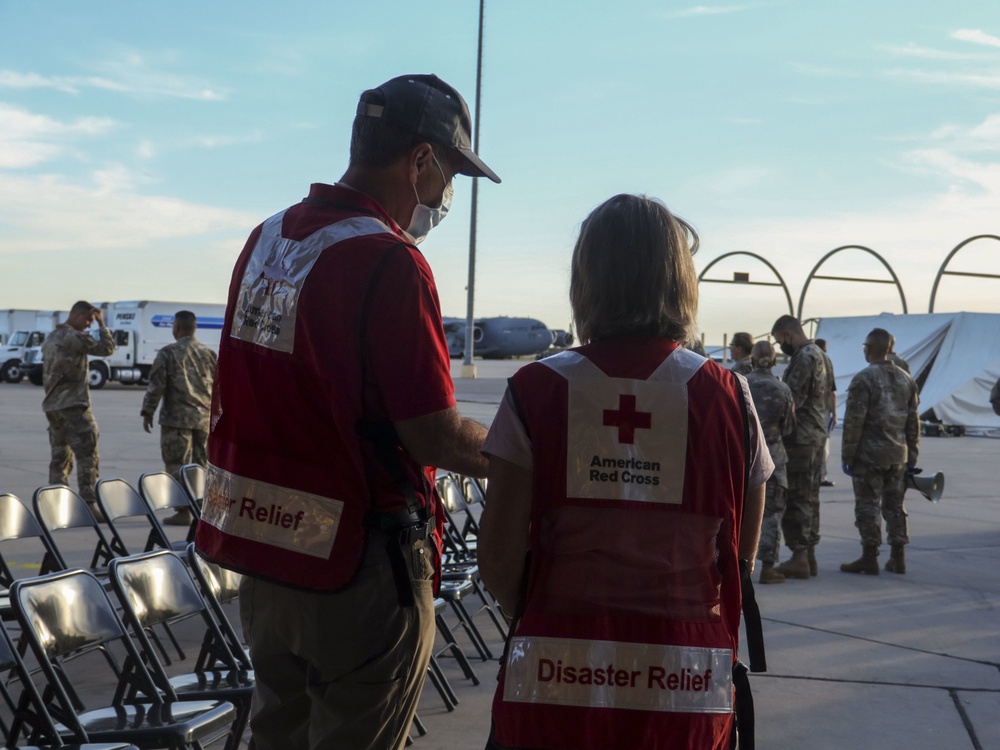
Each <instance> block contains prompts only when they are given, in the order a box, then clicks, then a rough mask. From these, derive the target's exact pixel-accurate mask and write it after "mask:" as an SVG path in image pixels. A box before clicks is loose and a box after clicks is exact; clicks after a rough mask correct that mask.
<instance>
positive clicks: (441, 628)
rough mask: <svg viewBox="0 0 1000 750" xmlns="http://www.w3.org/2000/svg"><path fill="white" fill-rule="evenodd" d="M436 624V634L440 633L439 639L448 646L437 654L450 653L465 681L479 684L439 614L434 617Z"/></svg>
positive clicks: (453, 635) (470, 665) (469, 664)
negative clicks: (442, 639)
mask: <svg viewBox="0 0 1000 750" xmlns="http://www.w3.org/2000/svg"><path fill="white" fill-rule="evenodd" d="M434 619H435V621H436V622H437V628H438V632H439V633H441V637H442V638H444V640H445V643H447V644H448V645H447V646H446V647H445V648H443V649H441V651H439V652H438V654H442V653H444V652H445V651H448V652H450V653H451V655H452V656H454V657H455V661H456V662H458V666H459V667H461V669H462V674H464V675H465V676H466V678H467V679H469V680H472V684H473V685H478V684H479V678H478V677H477V676H476V673H475V671H474V670H473V669H472V663H471V662H470V661H469V657H467V656H466V655H465V652H464V651H462V648H461V647H460V646H459V645H458V641H457V640H456V639H455V634H454V633H453V632H452V630H451V628H450V627H449V626H448V623H447V622H446V621H445V619H444V617H442V616H441V614H436V615H435V616H434Z"/></svg>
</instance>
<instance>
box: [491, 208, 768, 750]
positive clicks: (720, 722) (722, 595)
mask: <svg viewBox="0 0 1000 750" xmlns="http://www.w3.org/2000/svg"><path fill="white" fill-rule="evenodd" d="M697 244H698V239H697V235H696V234H695V232H694V230H693V229H692V228H691V227H690V226H689V225H688V224H687V223H685V222H684V221H683V220H681V219H679V218H677V217H675V216H673V215H672V214H671V213H670V211H669V210H668V209H667V208H666V206H664V205H663V204H662V203H660V202H659V201H656V200H652V199H650V198H646V197H643V196H635V195H618V196H615V197H614V198H611V199H610V200H608V201H606V202H605V203H603V204H602V205H601V206H599V207H598V208H597V209H595V210H594V211H593V213H591V214H590V216H589V217H588V218H587V219H586V221H585V222H584V223H583V226H582V229H581V231H580V237H579V239H578V241H577V243H576V248H575V249H574V251H573V262H572V277H571V282H570V302H571V304H572V307H573V316H574V319H575V322H576V328H577V332H578V334H579V336H580V339H581V341H582V342H583V346H581V347H579V348H577V349H573V350H569V351H565V352H562V353H561V354H558V355H555V356H553V357H549V358H547V359H544V360H541V361H539V362H535V363H532V364H530V365H527V366H526V367H524V368H522V369H521V370H520V371H519V372H518V373H517V374H516V375H515V376H514V377H513V378H512V379H511V382H510V385H509V387H508V390H507V393H506V394H505V396H504V400H503V402H502V404H501V406H500V409H499V411H498V413H497V416H496V419H495V420H494V423H493V428H492V429H491V431H490V436H489V438H488V439H487V441H486V446H485V448H484V452H485V453H487V454H488V455H489V458H490V473H489V485H488V492H487V502H486V509H485V511H484V515H483V518H482V526H481V535H480V539H479V562H480V566H481V570H482V576H483V580H484V582H485V583H486V585H487V587H488V588H489V590H490V591H491V592H492V593H493V594H494V596H496V598H497V600H498V602H499V603H500V605H501V607H502V609H503V611H504V612H505V613H506V615H507V616H508V617H509V618H510V619H511V620H512V629H511V638H510V640H509V642H508V644H507V649H506V652H505V656H504V660H503V663H502V665H501V670H500V681H499V686H498V689H497V693H496V697H495V699H494V703H493V723H494V727H493V732H492V733H491V738H490V743H491V747H494V748H534V749H536V750H539V749H542V748H544V749H546V750H549V749H551V750H557V749H564V750H570V749H572V750H580V749H582V748H594V749H595V750H596V749H597V748H600V750H607V749H608V748H652V749H656V748H670V749H671V750H674V749H676V748H692V749H694V748H699V749H701V748H712V749H718V750H723V749H724V748H728V747H729V746H730V741H731V739H732V738H731V735H732V733H733V731H734V730H733V726H734V720H733V715H734V714H733V712H734V698H733V694H734V690H733V677H732V675H733V667H734V665H735V664H736V657H737V647H738V640H739V620H740V574H739V561H740V560H741V559H742V560H746V561H749V562H750V563H751V564H752V561H753V560H754V557H755V552H756V547H757V539H758V536H759V532H760V520H761V515H762V512H763V504H764V484H765V482H766V480H767V477H768V475H769V474H770V472H771V469H772V464H771V462H770V456H769V455H768V453H767V451H766V450H764V448H763V446H764V441H763V438H762V436H761V434H760V425H759V422H758V421H757V415H756V413H755V411H754V409H753V403H752V401H751V399H750V397H749V394H748V390H747V388H746V381H745V380H743V378H741V377H738V376H736V375H734V374H733V373H731V372H729V371H728V370H725V369H723V368H722V367H719V366H718V365H716V364H715V363H714V362H712V361H710V360H707V359H705V358H704V357H701V356H699V355H697V354H694V353H693V352H691V351H690V350H689V349H687V348H685V346H684V345H685V344H687V343H689V342H693V341H694V335H695V317H696V314H697V300H698V282H697V277H696V274H695V270H694V263H693V261H692V257H691V256H692V254H693V253H694V251H695V250H696V249H697Z"/></svg>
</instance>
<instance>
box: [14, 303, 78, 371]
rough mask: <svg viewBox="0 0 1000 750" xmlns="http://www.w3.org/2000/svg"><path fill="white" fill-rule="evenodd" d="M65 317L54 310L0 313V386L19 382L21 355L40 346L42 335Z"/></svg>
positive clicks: (63, 313)
mask: <svg viewBox="0 0 1000 750" xmlns="http://www.w3.org/2000/svg"><path fill="white" fill-rule="evenodd" d="M66 315H67V313H65V312H59V311H57V310H0V344H2V345H0V382H7V383H20V382H21V379H22V378H23V377H24V370H23V369H22V368H21V361H22V360H23V359H24V352H25V351H26V350H27V349H30V348H31V347H37V346H41V344H42V341H44V340H45V334H47V333H48V332H49V331H51V330H52V329H53V328H54V327H55V326H56V325H58V324H59V323H61V322H62V321H64V320H65V319H66Z"/></svg>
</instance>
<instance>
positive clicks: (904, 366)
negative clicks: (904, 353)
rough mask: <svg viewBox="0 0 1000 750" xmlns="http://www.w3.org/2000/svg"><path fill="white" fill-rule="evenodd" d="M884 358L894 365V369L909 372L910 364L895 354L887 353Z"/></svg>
mask: <svg viewBox="0 0 1000 750" xmlns="http://www.w3.org/2000/svg"><path fill="white" fill-rule="evenodd" d="M885 358H886V359H887V360H889V361H890V362H892V363H893V364H894V365H896V367H898V368H899V369H900V370H904V371H905V372H906V373H909V372H910V364H909V363H908V362H907V361H906V360H905V359H903V358H902V357H900V356H899V355H898V354H896V352H889V353H888V354H887V355H885Z"/></svg>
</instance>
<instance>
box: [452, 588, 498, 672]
mask: <svg viewBox="0 0 1000 750" xmlns="http://www.w3.org/2000/svg"><path fill="white" fill-rule="evenodd" d="M448 603H449V604H450V605H451V608H452V610H453V611H454V612H455V614H456V615H457V616H458V619H459V622H460V623H461V624H462V628H463V629H464V630H465V632H466V633H467V634H468V636H469V640H471V641H472V645H473V646H475V648H476V651H478V652H479V656H480V657H481V658H482V660H483V661H489V660H490V659H492V658H493V652H492V651H490V647H489V646H487V645H486V641H484V640H483V636H482V635H481V634H480V632H479V629H478V628H477V627H476V624H475V623H474V622H473V621H472V617H470V616H469V611H468V610H467V609H466V608H465V605H464V604H462V602H461V600H460V599H452V600H451V601H450V602H448Z"/></svg>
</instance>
